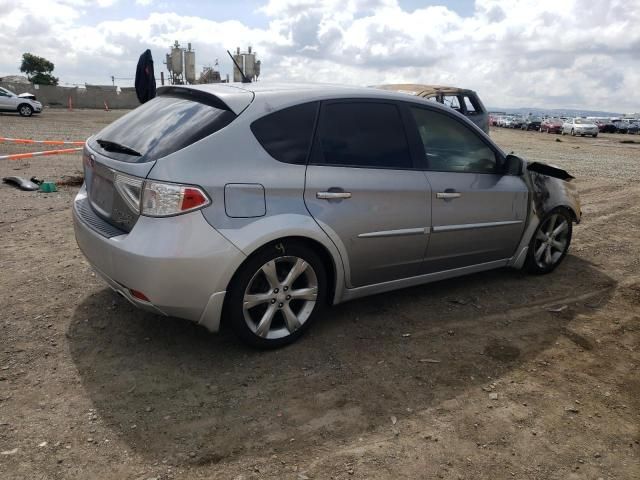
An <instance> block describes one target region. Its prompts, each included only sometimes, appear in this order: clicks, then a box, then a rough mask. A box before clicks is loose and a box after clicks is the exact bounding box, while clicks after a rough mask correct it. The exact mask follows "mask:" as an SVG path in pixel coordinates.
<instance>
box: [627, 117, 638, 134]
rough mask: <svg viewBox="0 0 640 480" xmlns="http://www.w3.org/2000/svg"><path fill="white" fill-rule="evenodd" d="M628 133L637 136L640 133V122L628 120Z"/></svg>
mask: <svg viewBox="0 0 640 480" xmlns="http://www.w3.org/2000/svg"><path fill="white" fill-rule="evenodd" d="M627 124H628V126H627V133H629V134H633V135H637V134H638V133H640V122H638V121H637V120H627Z"/></svg>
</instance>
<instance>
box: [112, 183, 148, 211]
mask: <svg viewBox="0 0 640 480" xmlns="http://www.w3.org/2000/svg"><path fill="white" fill-rule="evenodd" d="M143 182H144V180H142V179H141V178H136V177H131V176H129V175H123V174H122V173H116V174H115V179H114V181H113V183H114V185H115V186H116V190H118V193H120V196H121V197H122V198H124V200H125V201H126V202H127V204H128V205H129V207H131V209H132V210H133V211H134V212H136V213H138V214H139V213H140V194H141V192H142V184H143Z"/></svg>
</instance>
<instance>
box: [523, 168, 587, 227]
mask: <svg viewBox="0 0 640 480" xmlns="http://www.w3.org/2000/svg"><path fill="white" fill-rule="evenodd" d="M574 178H575V177H573V176H572V175H570V174H569V173H568V172H567V171H566V170H562V169H561V168H558V167H555V166H553V165H547V164H544V163H540V162H527V168H526V174H525V181H527V183H528V184H529V189H530V191H531V194H532V195H531V196H532V199H531V200H532V203H533V205H532V207H533V213H534V214H535V215H537V216H538V217H539V218H542V217H544V215H545V214H547V213H548V212H550V211H551V210H553V209H554V208H558V207H562V208H566V209H567V210H569V211H570V212H571V214H572V216H573V220H574V221H575V222H576V223H580V219H581V217H582V211H581V207H580V197H579V196H578V190H577V188H576V186H575V184H574V183H572V182H571V180H574Z"/></svg>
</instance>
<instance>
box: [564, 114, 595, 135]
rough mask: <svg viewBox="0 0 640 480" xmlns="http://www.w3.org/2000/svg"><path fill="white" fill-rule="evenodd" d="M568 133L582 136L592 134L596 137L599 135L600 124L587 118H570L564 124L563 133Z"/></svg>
mask: <svg viewBox="0 0 640 480" xmlns="http://www.w3.org/2000/svg"><path fill="white" fill-rule="evenodd" d="M566 134H570V135H573V136H576V135H580V136H581V137H584V136H585V135H591V136H592V137H594V138H595V137H597V136H598V126H597V125H596V124H595V123H593V120H587V119H586V118H569V119H567V120H565V122H564V123H563V124H562V135H566Z"/></svg>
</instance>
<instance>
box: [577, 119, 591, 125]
mask: <svg viewBox="0 0 640 480" xmlns="http://www.w3.org/2000/svg"><path fill="white" fill-rule="evenodd" d="M574 123H575V124H577V125H591V124H592V123H593V122H592V121H591V120H587V119H585V118H576V119H575V120H574Z"/></svg>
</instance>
